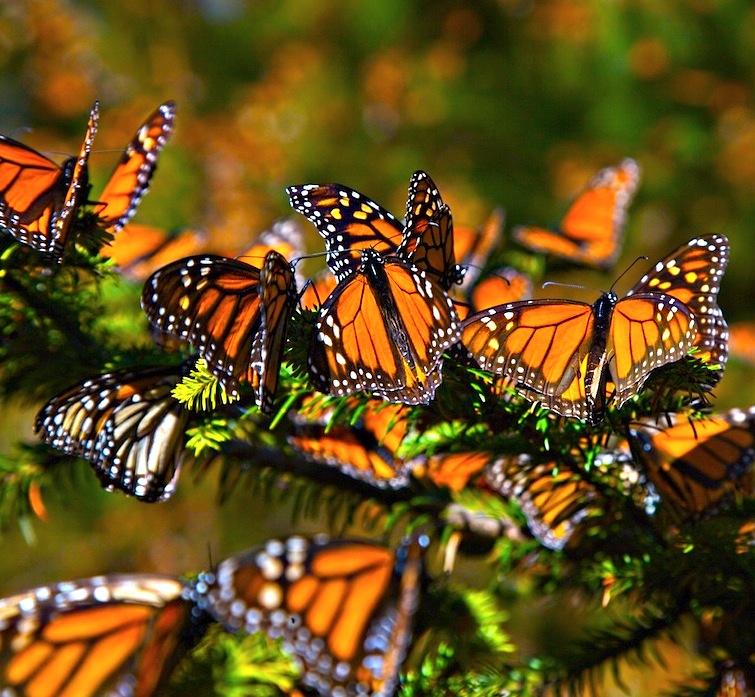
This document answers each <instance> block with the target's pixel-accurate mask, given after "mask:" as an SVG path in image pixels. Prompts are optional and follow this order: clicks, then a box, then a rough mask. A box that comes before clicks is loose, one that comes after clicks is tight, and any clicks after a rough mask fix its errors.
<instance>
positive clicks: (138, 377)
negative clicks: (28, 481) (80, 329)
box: [35, 366, 188, 502]
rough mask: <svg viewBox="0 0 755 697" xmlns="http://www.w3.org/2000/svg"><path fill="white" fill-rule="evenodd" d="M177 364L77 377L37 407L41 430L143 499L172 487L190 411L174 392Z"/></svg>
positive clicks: (114, 485) (161, 496) (110, 485)
mask: <svg viewBox="0 0 755 697" xmlns="http://www.w3.org/2000/svg"><path fill="white" fill-rule="evenodd" d="M182 375H183V370H182V368H181V367H180V366H179V367H165V366H159V367H152V368H125V369H121V370H116V371H114V372H112V373H107V374H105V375H100V376H98V377H96V378H91V379H89V380H85V381H84V382H80V383H77V384H76V385H74V386H73V387H70V388H69V389H67V390H65V391H64V392H61V393H60V394H59V395H57V396H56V397H54V398H53V399H51V400H50V401H49V402H48V403H47V404H46V405H45V406H44V407H43V408H42V409H41V410H40V412H39V414H38V415H37V420H36V426H35V428H36V431H37V432H38V434H39V436H40V438H42V440H43V441H45V442H46V443H49V444H50V445H52V446H53V447H55V448H57V449H58V450H62V451H63V452H64V453H66V454H67V455H77V456H79V457H83V458H84V459H86V460H89V462H90V463H91V465H92V467H93V468H94V470H95V472H96V473H97V476H98V477H99V479H100V481H101V482H102V485H103V486H104V487H105V488H107V489H109V490H112V489H117V490H119V491H124V492H125V493H127V494H130V495H132V496H135V497H137V498H139V499H141V500H142V501H146V502H154V501H163V500H165V499H167V498H168V497H169V496H170V495H171V494H172V493H173V491H174V490H175V487H176V482H177V480H178V474H179V470H180V466H181V462H182V460H183V459H184V458H185V457H186V451H185V449H184V439H185V426H186V421H187V416H188V415H187V412H186V411H185V409H184V408H183V406H182V405H181V404H180V403H179V402H177V401H176V400H175V399H174V398H173V396H172V395H171V391H172V390H173V388H174V387H175V385H176V383H178V382H180V380H181V378H182Z"/></svg>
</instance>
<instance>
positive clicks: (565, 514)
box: [486, 455, 600, 549]
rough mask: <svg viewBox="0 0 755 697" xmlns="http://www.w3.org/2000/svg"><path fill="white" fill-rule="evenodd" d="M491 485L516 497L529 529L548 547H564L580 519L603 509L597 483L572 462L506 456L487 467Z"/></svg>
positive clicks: (499, 491)
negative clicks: (571, 463)
mask: <svg viewBox="0 0 755 697" xmlns="http://www.w3.org/2000/svg"><path fill="white" fill-rule="evenodd" d="M486 479H487V482H488V484H489V485H490V487H491V488H492V489H494V490H495V491H497V492H498V493H499V494H501V495H503V496H505V497H507V498H509V499H513V500H514V501H516V503H517V504H518V505H519V507H520V508H521V510H522V513H524V516H525V518H526V520H527V527H528V528H529V529H530V532H531V533H532V534H533V535H534V536H535V537H536V538H537V539H538V540H539V541H540V543H541V544H543V545H545V546H546V547H548V548H549V549H563V548H564V547H565V546H566V545H567V543H568V542H569V540H570V539H571V538H572V536H573V535H574V533H575V531H576V530H577V528H578V526H579V525H580V523H582V522H583V521H584V520H585V519H586V518H588V517H592V516H595V515H597V514H598V513H599V512H600V506H599V496H598V492H597V490H596V489H595V487H594V486H593V485H592V484H590V482H588V481H587V480H585V479H584V478H583V477H582V476H580V473H579V472H578V471H577V470H575V469H572V468H571V467H569V466H566V465H563V464H557V463H555V462H545V463H540V464H536V463H533V462H532V461H531V459H530V458H529V456H528V455H519V456H518V457H504V458H500V459H499V460H496V461H495V462H494V463H493V464H492V465H491V466H490V467H489V468H488V469H487V470H486Z"/></svg>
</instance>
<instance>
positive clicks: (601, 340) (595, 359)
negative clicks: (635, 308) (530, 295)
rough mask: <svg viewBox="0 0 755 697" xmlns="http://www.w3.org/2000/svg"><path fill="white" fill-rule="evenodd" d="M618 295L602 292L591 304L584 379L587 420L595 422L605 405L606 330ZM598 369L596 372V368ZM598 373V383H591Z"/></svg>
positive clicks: (607, 372) (600, 418)
mask: <svg viewBox="0 0 755 697" xmlns="http://www.w3.org/2000/svg"><path fill="white" fill-rule="evenodd" d="M618 302H619V296H618V295H616V293H614V292H613V291H608V292H607V293H603V295H601V296H600V297H599V298H598V299H597V300H596V301H595V302H594V303H593V305H592V312H593V316H594V317H595V322H594V325H593V331H592V343H591V345H590V353H589V354H588V357H587V365H586V371H587V372H586V375H585V377H584V380H585V401H586V403H587V406H588V408H589V411H590V417H589V419H588V421H589V422H590V423H592V424H596V423H598V422H599V421H601V420H602V419H603V414H604V412H605V405H606V382H607V380H608V374H609V371H608V365H609V364H610V362H611V359H612V356H608V355H606V344H607V343H608V330H609V328H610V326H611V317H612V315H613V310H614V308H615V307H616V303H618ZM598 369H600V370H599V371H598V372H597V373H596V370H598ZM594 375H598V376H599V377H598V384H597V385H593V376H594Z"/></svg>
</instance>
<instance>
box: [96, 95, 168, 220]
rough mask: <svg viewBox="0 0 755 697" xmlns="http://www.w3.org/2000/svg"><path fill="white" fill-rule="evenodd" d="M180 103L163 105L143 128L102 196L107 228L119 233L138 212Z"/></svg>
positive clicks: (100, 214) (101, 212) (101, 211)
mask: <svg viewBox="0 0 755 697" xmlns="http://www.w3.org/2000/svg"><path fill="white" fill-rule="evenodd" d="M175 116H176V104H175V102H172V101H169V102H165V103H164V104H161V105H160V106H159V107H158V108H157V109H155V111H154V112H152V114H150V115H149V117H147V119H146V121H145V122H144V123H143V124H142V125H141V126H140V127H139V130H138V131H137V132H136V135H135V136H134V137H133V139H132V140H131V142H130V143H129V144H128V146H126V149H125V150H124V152H123V155H122V156H121V159H120V162H119V163H118V165H117V166H116V168H115V171H114V172H113V174H112V175H111V176H110V179H109V180H108V182H107V184H105V188H104V189H103V190H102V193H101V194H100V195H99V197H98V203H99V204H100V205H99V207H98V209H97V215H98V217H99V219H100V220H101V221H102V222H103V224H104V226H105V229H106V230H108V231H109V232H111V233H114V232H118V230H120V229H121V228H122V227H123V226H124V225H125V224H126V223H127V222H128V221H129V220H130V219H131V217H132V216H133V215H134V213H135V212H136V207H137V206H138V205H139V201H141V199H142V197H143V196H144V194H146V193H147V190H148V189H149V184H150V180H151V179H152V175H153V174H154V172H155V169H156V168H157V157H158V155H159V153H160V150H162V148H163V146H164V145H165V143H166V142H167V141H168V138H170V136H171V134H172V133H173V128H174V125H175Z"/></svg>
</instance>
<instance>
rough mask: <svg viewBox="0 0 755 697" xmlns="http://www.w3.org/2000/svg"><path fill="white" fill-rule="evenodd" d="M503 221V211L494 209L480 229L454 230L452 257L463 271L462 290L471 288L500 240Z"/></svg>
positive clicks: (465, 228)
mask: <svg viewBox="0 0 755 697" xmlns="http://www.w3.org/2000/svg"><path fill="white" fill-rule="evenodd" d="M504 220H505V215H504V212H503V209H502V208H496V209H495V210H494V211H493V212H492V213H491V214H490V216H489V217H488V219H487V220H486V221H485V223H484V225H483V226H482V227H481V228H474V227H467V226H457V227H455V228H454V255H455V257H456V259H457V261H458V263H459V265H460V266H461V268H462V269H464V278H463V279H462V282H461V289H462V290H468V289H469V288H471V287H472V286H473V285H474V283H475V281H476V280H477V278H478V277H479V275H480V273H482V269H483V267H484V266H485V264H486V263H487V261H488V258H489V257H490V254H491V252H492V251H493V249H494V248H495V247H496V245H498V243H499V242H500V240H501V237H502V235H503V223H504Z"/></svg>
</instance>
